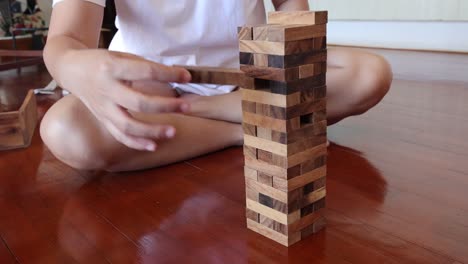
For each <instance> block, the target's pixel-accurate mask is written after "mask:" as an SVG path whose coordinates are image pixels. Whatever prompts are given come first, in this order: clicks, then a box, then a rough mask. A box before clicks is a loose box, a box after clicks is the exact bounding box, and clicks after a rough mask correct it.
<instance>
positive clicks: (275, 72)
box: [240, 54, 299, 82]
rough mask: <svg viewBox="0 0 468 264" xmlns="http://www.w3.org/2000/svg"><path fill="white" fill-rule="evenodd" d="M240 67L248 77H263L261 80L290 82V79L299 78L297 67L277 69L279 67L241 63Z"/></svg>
mask: <svg viewBox="0 0 468 264" xmlns="http://www.w3.org/2000/svg"><path fill="white" fill-rule="evenodd" d="M260 55H262V54H260ZM263 55H264V54H263ZM240 69H241V70H242V71H243V72H245V74H246V75H247V76H248V77H252V78H257V79H263V80H273V81H279V82H290V81H294V80H297V79H298V78H299V67H295V68H288V69H279V68H269V67H261V66H257V65H244V64H241V65H240Z"/></svg>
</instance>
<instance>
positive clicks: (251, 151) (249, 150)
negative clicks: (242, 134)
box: [244, 135, 257, 159]
mask: <svg viewBox="0 0 468 264" xmlns="http://www.w3.org/2000/svg"><path fill="white" fill-rule="evenodd" d="M246 136H248V135H246ZM249 137H250V136H249ZM244 156H246V157H250V158H252V159H257V149H256V148H255V147H252V146H248V145H244Z"/></svg>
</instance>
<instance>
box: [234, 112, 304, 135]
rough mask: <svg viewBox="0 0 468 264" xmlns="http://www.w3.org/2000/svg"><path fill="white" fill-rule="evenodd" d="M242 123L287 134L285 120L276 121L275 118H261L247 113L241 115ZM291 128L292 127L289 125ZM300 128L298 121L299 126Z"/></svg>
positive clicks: (286, 122)
mask: <svg viewBox="0 0 468 264" xmlns="http://www.w3.org/2000/svg"><path fill="white" fill-rule="evenodd" d="M242 119H243V122H244V123H246V124H250V125H253V126H257V129H258V127H261V128H268V129H272V130H276V131H281V132H287V131H288V121H286V120H278V119H275V118H271V117H267V116H261V115H257V114H253V113H249V112H243V113H242ZM296 125H297V124H296ZM290 126H291V127H292V125H290ZM297 126H299V127H300V120H299V125H297Z"/></svg>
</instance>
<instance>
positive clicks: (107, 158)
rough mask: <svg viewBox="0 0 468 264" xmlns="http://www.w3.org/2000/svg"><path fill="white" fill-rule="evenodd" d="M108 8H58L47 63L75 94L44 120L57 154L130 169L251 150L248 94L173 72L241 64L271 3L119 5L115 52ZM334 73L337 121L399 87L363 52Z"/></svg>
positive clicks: (347, 56)
mask: <svg viewBox="0 0 468 264" xmlns="http://www.w3.org/2000/svg"><path fill="white" fill-rule="evenodd" d="M104 2H105V1H104V0H55V1H54V10H53V13H52V19H51V24H50V31H49V35H48V41H47V46H46V48H45V51H44V58H45V62H46V65H47V67H48V69H49V71H50V73H51V74H52V76H53V77H54V79H55V80H56V81H57V82H58V83H59V84H60V85H61V86H62V87H63V88H65V89H67V90H69V91H70V92H71V93H72V95H70V96H67V97H65V98H63V99H61V100H60V101H59V102H57V103H56V104H55V105H54V106H53V107H52V108H51V109H50V110H49V111H48V113H47V114H46V116H45V117H44V119H43V121H42V125H41V135H42V138H43V140H44V142H45V143H46V144H47V146H48V147H49V149H50V150H51V151H52V153H53V154H54V155H55V156H56V157H57V158H59V159H60V160H62V161H63V162H65V163H67V164H69V165H70V166H72V167H75V168H77V169H85V170H108V171H128V170H139V169H145V168H151V167H156V166H161V165H165V164H170V163H174V162H178V161H183V160H186V159H189V158H192V157H195V156H198V155H202V154H206V153H209V152H213V151H216V150H220V149H223V148H225V147H229V146H235V145H241V144H242V142H243V135H242V134H243V133H242V128H241V125H240V122H241V116H242V113H241V107H240V105H241V104H240V100H241V99H240V94H239V91H236V90H235V89H234V88H233V87H229V86H214V85H206V86H200V85H190V84H186V83H188V82H189V81H190V78H191V77H190V74H189V73H188V72H187V71H186V70H184V69H180V68H176V67H171V66H166V65H175V64H179V65H184V64H195V65H202V66H223V67H237V66H238V46H237V42H238V41H237V34H236V33H237V32H236V31H237V26H240V25H244V24H253V25H254V24H263V23H265V10H264V6H263V0H225V1H224V0H223V1H219V0H195V1H194V0H171V1H169V0H116V8H117V16H118V18H117V27H118V28H119V31H118V33H117V35H116V36H115V37H114V39H113V41H112V44H111V46H110V50H112V51H107V50H97V49H96V47H97V43H98V38H99V33H100V26H101V22H102V16H103V6H104ZM273 4H274V6H275V8H276V10H279V11H293V10H308V9H309V6H308V1H307V0H273ZM328 67H329V68H328V73H327V84H328V95H327V100H328V102H327V106H328V121H329V123H330V124H333V123H335V122H337V121H339V120H341V119H343V118H345V117H348V116H352V115H357V114H362V113H364V112H366V111H367V110H368V109H370V108H371V107H373V106H374V105H375V104H377V103H378V102H379V101H380V100H381V99H382V98H383V96H384V95H385V94H386V93H387V91H388V89H389V87H390V83H391V80H392V74H391V70H390V67H389V65H388V64H387V62H386V61H385V60H384V59H382V58H381V57H378V56H376V55H372V54H369V53H366V52H362V51H355V50H346V49H329V53H328ZM174 83H177V84H174ZM202 95H203V96H202Z"/></svg>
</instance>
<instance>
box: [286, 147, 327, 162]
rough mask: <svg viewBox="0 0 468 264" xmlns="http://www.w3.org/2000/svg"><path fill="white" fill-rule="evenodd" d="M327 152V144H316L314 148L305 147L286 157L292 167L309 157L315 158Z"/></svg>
mask: <svg viewBox="0 0 468 264" xmlns="http://www.w3.org/2000/svg"><path fill="white" fill-rule="evenodd" d="M326 153H327V144H326V143H324V144H322V145H319V146H316V147H314V148H310V149H307V150H305V151H302V152H299V153H297V154H294V155H291V156H289V157H288V166H289V167H294V166H296V165H299V164H301V163H303V162H306V161H307V160H310V159H315V158H317V157H320V156H323V155H325V154H326Z"/></svg>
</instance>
